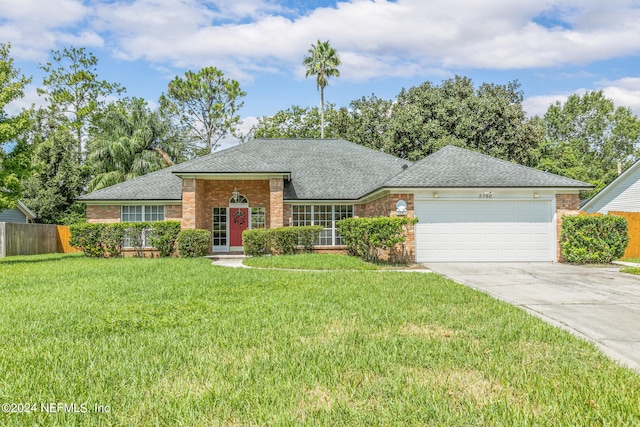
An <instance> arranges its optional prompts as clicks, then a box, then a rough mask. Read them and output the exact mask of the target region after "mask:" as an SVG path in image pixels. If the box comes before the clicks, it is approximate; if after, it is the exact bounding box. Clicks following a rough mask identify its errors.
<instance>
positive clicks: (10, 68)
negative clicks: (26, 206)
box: [0, 43, 31, 211]
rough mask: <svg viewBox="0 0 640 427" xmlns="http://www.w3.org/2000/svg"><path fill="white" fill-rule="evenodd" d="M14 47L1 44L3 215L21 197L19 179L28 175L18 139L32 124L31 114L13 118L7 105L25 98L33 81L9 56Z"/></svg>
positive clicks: (0, 202)
mask: <svg viewBox="0 0 640 427" xmlns="http://www.w3.org/2000/svg"><path fill="white" fill-rule="evenodd" d="M10 49H11V46H10V45H9V44H1V43H0V211H2V210H4V209H7V208H13V207H15V206H16V204H17V202H18V198H19V196H20V179H21V177H22V176H23V175H24V174H26V173H27V171H28V167H27V164H26V162H25V159H26V156H25V151H26V150H25V146H24V144H18V143H17V138H18V136H19V135H20V134H21V133H22V132H24V131H25V130H26V129H27V128H28V127H29V124H30V120H29V117H30V114H31V112H30V111H24V110H23V111H22V112H21V113H19V114H17V115H15V116H13V117H11V116H9V114H7V112H6V111H5V108H6V107H7V104H9V103H10V102H11V101H14V100H16V99H20V98H22V97H23V96H24V87H25V85H27V84H28V83H29V82H30V81H31V79H30V78H27V77H25V76H24V75H22V74H21V72H20V70H19V69H17V68H15V67H14V65H13V58H11V57H10V56H9V52H10Z"/></svg>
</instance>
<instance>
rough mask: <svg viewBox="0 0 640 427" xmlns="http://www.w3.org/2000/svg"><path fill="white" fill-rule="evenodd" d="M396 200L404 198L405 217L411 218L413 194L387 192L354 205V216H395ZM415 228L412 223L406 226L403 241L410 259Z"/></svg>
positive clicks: (413, 245)
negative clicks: (405, 237)
mask: <svg viewBox="0 0 640 427" xmlns="http://www.w3.org/2000/svg"><path fill="white" fill-rule="evenodd" d="M398 200H404V201H405V202H406V203H407V217H409V218H413V217H414V215H415V211H414V199H413V194H388V195H386V196H382V197H380V198H378V199H376V200H373V201H371V202H369V203H364V204H359V205H355V207H354V216H356V217H360V218H362V217H374V216H396V203H397V202H398ZM415 246H416V240H415V230H414V226H413V225H409V226H407V239H406V241H405V251H406V253H407V255H408V257H409V258H410V259H413V258H414V254H415Z"/></svg>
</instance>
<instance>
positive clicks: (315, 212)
mask: <svg viewBox="0 0 640 427" xmlns="http://www.w3.org/2000/svg"><path fill="white" fill-rule="evenodd" d="M291 213H292V218H291V221H292V224H291V225H293V226H294V227H299V226H304V225H321V226H322V227H323V228H324V230H322V232H321V233H320V237H319V239H318V242H317V244H318V245H321V246H340V245H344V241H343V240H342V236H340V235H339V234H338V230H336V222H337V221H340V220H341V219H345V218H351V217H353V205H293V206H292V207H291Z"/></svg>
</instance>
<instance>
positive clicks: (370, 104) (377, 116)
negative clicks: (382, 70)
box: [341, 94, 393, 150]
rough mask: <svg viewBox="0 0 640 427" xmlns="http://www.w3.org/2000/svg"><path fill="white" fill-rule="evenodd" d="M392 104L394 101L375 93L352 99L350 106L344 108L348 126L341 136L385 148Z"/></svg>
mask: <svg viewBox="0 0 640 427" xmlns="http://www.w3.org/2000/svg"><path fill="white" fill-rule="evenodd" d="M392 106H393V101H391V100H387V99H382V98H378V97H377V96H375V94H371V96H369V97H368V98H366V97H364V96H363V97H362V98H360V99H356V100H354V101H351V103H350V104H349V108H348V109H343V110H342V111H343V112H344V113H345V114H346V119H345V120H344V123H345V125H346V128H345V129H344V131H343V134H342V135H341V137H342V138H345V139H346V140H348V141H351V142H355V143H357V144H360V145H364V146H365V147H369V148H373V149H375V150H383V149H384V147H385V141H386V138H387V131H388V128H389V124H390V121H389V117H390V116H391V109H392Z"/></svg>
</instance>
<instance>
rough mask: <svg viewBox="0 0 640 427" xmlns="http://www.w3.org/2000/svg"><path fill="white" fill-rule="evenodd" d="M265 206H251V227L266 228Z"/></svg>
mask: <svg viewBox="0 0 640 427" xmlns="http://www.w3.org/2000/svg"><path fill="white" fill-rule="evenodd" d="M265 226H266V221H265V211H264V208H251V228H265Z"/></svg>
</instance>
